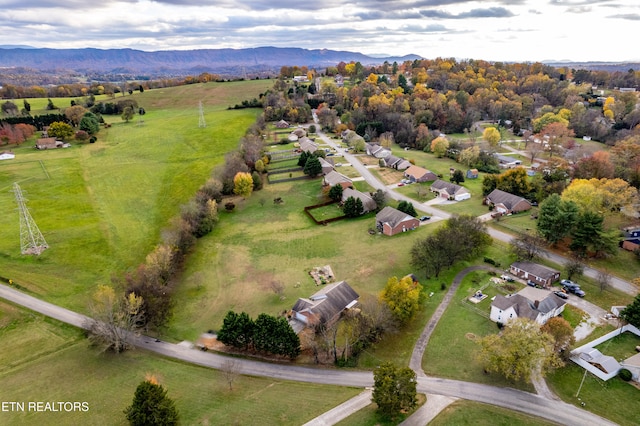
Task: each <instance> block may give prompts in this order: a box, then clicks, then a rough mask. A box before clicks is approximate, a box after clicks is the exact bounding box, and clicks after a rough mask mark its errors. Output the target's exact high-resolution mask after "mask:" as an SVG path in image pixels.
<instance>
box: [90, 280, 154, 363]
mask: <svg viewBox="0 0 640 426" xmlns="http://www.w3.org/2000/svg"><path fill="white" fill-rule="evenodd" d="M89 310H90V311H91V317H92V318H91V319H89V320H88V324H87V330H89V340H90V341H91V342H92V343H93V344H95V345H97V346H100V347H101V348H102V350H104V351H112V352H115V353H120V352H123V351H125V350H127V349H129V348H130V347H131V343H130V338H131V335H132V334H133V333H134V332H136V331H138V330H139V329H140V327H141V326H142V325H143V316H144V311H143V300H142V298H141V297H139V296H136V295H135V294H134V293H130V294H129V295H128V296H126V297H125V296H119V295H117V294H116V292H115V290H114V289H113V287H110V286H106V285H99V286H98V288H97V290H96V291H95V293H94V294H93V300H92V303H91V305H90V307H89Z"/></svg>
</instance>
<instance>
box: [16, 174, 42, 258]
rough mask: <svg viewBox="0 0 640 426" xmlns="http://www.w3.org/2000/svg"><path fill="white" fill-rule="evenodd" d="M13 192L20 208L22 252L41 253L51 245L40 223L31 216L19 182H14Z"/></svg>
mask: <svg viewBox="0 0 640 426" xmlns="http://www.w3.org/2000/svg"><path fill="white" fill-rule="evenodd" d="M13 193H14V194H15V196H16V201H17V202H18V210H20V250H21V251H22V254H37V255H39V254H40V253H42V252H43V251H44V250H46V249H48V248H49V246H48V245H47V242H46V241H45V240H44V237H43V236H42V233H41V232H40V229H38V225H36V222H35V221H34V220H33V218H32V217H31V213H29V209H28V208H27V206H26V205H25V203H26V201H27V200H26V199H25V198H24V197H23V196H22V190H21V189H20V186H19V185H18V184H17V183H14V184H13Z"/></svg>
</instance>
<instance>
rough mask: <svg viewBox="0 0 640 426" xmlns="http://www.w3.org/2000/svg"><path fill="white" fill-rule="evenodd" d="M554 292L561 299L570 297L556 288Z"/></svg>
mask: <svg viewBox="0 0 640 426" xmlns="http://www.w3.org/2000/svg"><path fill="white" fill-rule="evenodd" d="M553 294H555V295H556V296H558V297H559V298H561V299H568V298H569V296H568V295H567V293H565V292H564V291H560V290H556V291H554V292H553Z"/></svg>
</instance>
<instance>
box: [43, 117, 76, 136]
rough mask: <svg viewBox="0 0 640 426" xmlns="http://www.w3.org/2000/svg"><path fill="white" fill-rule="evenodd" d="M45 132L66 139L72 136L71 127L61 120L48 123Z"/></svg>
mask: <svg viewBox="0 0 640 426" xmlns="http://www.w3.org/2000/svg"><path fill="white" fill-rule="evenodd" d="M47 133H48V134H49V136H50V137H52V138H56V139H60V140H66V139H68V138H70V137H71V136H73V127H71V126H70V125H68V124H67V123H65V122H63V121H55V122H53V123H51V125H49V130H48V131H47Z"/></svg>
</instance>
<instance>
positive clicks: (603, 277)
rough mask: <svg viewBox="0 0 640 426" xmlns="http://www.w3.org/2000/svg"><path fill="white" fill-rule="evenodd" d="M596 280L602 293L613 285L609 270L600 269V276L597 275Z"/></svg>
mask: <svg viewBox="0 0 640 426" xmlns="http://www.w3.org/2000/svg"><path fill="white" fill-rule="evenodd" d="M596 282H597V283H598V287H599V288H600V293H602V292H603V291H604V290H606V289H607V288H609V286H610V285H611V274H610V273H608V272H607V271H599V272H598V276H597V277H596Z"/></svg>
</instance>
